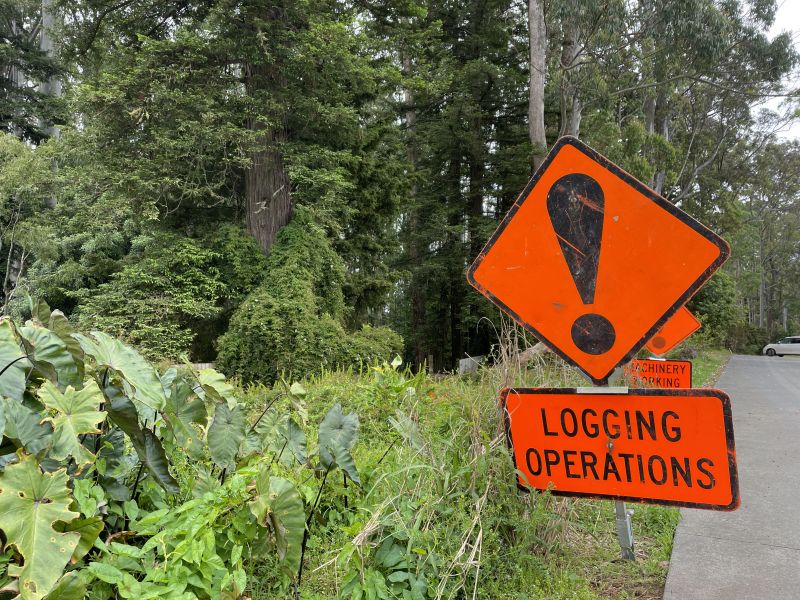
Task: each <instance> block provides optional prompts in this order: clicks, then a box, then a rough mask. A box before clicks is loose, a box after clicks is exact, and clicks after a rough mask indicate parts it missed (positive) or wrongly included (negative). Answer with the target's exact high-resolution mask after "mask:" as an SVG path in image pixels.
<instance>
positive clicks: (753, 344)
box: [725, 323, 771, 354]
mask: <svg viewBox="0 0 800 600" xmlns="http://www.w3.org/2000/svg"><path fill="white" fill-rule="evenodd" d="M770 341H771V340H770V339H769V334H768V333H767V330H766V329H764V328H763V327H758V326H757V325H750V324H749V323H738V324H736V325H734V326H733V327H731V328H730V329H728V334H727V336H726V338H725V346H726V347H727V348H729V349H730V350H731V351H732V352H736V353H739V354H760V353H761V349H762V348H763V347H764V346H766V345H767V344H768V343H769V342H770Z"/></svg>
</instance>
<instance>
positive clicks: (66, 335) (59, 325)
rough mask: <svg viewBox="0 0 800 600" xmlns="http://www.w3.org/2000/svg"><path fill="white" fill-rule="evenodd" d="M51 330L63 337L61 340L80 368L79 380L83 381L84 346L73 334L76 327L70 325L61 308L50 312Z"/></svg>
mask: <svg viewBox="0 0 800 600" xmlns="http://www.w3.org/2000/svg"><path fill="white" fill-rule="evenodd" d="M50 331H52V332H53V333H55V334H56V335H57V336H58V337H59V338H61V341H62V342H64V345H65V346H66V347H67V351H68V352H69V353H70V354H71V355H72V360H73V361H74V362H75V366H76V367H77V368H78V381H83V374H84V365H83V361H84V355H83V348H81V345H80V342H78V340H76V339H75V338H74V337H72V334H73V333H75V329H74V328H73V327H72V325H70V322H69V321H68V320H67V317H65V316H64V313H62V312H61V311H60V310H54V311H53V312H52V313H50Z"/></svg>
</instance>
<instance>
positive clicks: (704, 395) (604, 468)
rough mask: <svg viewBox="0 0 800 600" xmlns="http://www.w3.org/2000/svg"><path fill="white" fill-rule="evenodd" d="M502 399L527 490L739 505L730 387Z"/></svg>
mask: <svg viewBox="0 0 800 600" xmlns="http://www.w3.org/2000/svg"><path fill="white" fill-rule="evenodd" d="M584 390H585V391H586V392H587V393H582V392H583V391H584ZM598 391H599V390H598ZM607 391H610V390H607ZM501 401H502V406H503V409H504V413H505V419H506V433H507V436H508V443H509V446H510V447H511V449H512V451H513V457H514V465H515V466H516V469H517V477H518V484H519V485H520V487H521V488H522V489H528V488H533V489H537V490H547V489H549V490H550V491H551V492H552V493H553V494H556V495H562V496H582V497H588V498H610V499H615V500H631V501H634V502H645V503H649V504H666V505H671V506H688V507H692V508H711V509H715V510H735V509H736V508H737V507H738V506H739V479H738V474H737V471H736V449H735V447H734V442H733V418H732V416H731V403H730V398H728V396H727V395H726V394H725V393H724V392H721V391H719V390H705V389H699V390H691V389H689V390H667V389H638V390H636V389H632V390H629V391H627V392H624V393H597V392H594V391H593V389H592V388H579V389H575V388H571V389H555V388H543V389H533V388H519V389H514V388H507V389H505V390H503V392H502V394H501Z"/></svg>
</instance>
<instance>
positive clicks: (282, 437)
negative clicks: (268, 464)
mask: <svg viewBox="0 0 800 600" xmlns="http://www.w3.org/2000/svg"><path fill="white" fill-rule="evenodd" d="M306 446H307V444H306V434H305V433H304V432H303V430H302V429H300V426H299V425H298V424H297V423H295V421H294V419H292V418H291V417H288V416H287V417H286V418H285V419H284V420H283V422H282V423H281V425H280V427H278V428H277V435H275V436H274V438H273V439H272V442H271V444H270V450H272V451H273V452H275V453H277V454H279V455H280V460H281V462H282V463H284V464H291V463H292V462H293V461H294V460H297V462H299V463H300V464H304V463H305V462H306V460H307V459H308V451H307V447H306Z"/></svg>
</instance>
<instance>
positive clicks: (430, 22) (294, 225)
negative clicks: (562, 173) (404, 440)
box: [0, 0, 800, 381]
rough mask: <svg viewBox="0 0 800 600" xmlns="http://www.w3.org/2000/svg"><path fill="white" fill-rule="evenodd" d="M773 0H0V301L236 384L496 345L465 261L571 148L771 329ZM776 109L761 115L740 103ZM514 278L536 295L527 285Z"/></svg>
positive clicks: (790, 155)
mask: <svg viewBox="0 0 800 600" xmlns="http://www.w3.org/2000/svg"><path fill="white" fill-rule="evenodd" d="M775 11H776V3H775V2H774V0H753V1H751V2H746V1H742V0H663V1H653V0H639V1H637V2H629V1H624V0H602V1H600V2H596V1H594V0H592V1H588V0H551V1H549V2H543V1H542V0H528V2H527V3H526V2H522V1H520V0H464V1H462V2H451V1H447V0H392V1H374V0H344V1H343V0H316V1H314V2H311V1H308V0H274V1H272V2H262V1H260V0H222V1H220V0H174V1H173V0H163V1H155V0H142V1H137V2H132V1H131V0H42V1H41V2H38V1H33V0H0V127H2V130H3V131H4V132H5V133H4V134H3V135H2V137H1V138H0V218H1V219H2V232H1V233H0V264H2V265H3V269H0V274H1V276H2V277H3V284H2V290H0V294H1V296H2V297H1V298H0V300H2V306H3V312H4V313H5V314H12V315H14V316H17V317H27V316H28V315H29V314H30V311H31V308H30V306H31V304H30V302H29V300H28V299H29V298H35V299H42V300H45V301H46V302H47V303H48V304H49V305H50V306H51V307H53V308H58V309H60V310H61V311H63V312H64V313H65V314H66V315H67V316H69V317H70V319H71V320H72V321H74V322H76V323H77V324H78V326H79V327H80V328H82V329H84V330H89V329H99V330H103V331H107V332H109V333H111V334H113V335H117V336H120V337H122V338H123V339H125V340H126V341H128V342H129V343H132V344H134V345H135V346H136V347H138V348H139V349H140V350H141V351H142V352H143V353H144V354H145V355H146V356H148V357H149V358H151V359H155V360H160V359H169V360H171V361H174V360H176V359H179V358H180V357H184V356H186V357H188V358H190V359H191V360H193V361H216V363H217V365H218V367H219V368H220V369H221V370H223V371H224V372H226V373H227V374H229V375H236V376H239V377H241V378H242V379H243V380H244V381H250V380H259V379H260V380H265V381H270V380H274V379H275V378H276V377H278V376H279V375H280V373H294V374H296V375H305V374H307V373H311V372H314V371H317V370H319V369H320V368H321V367H330V366H334V365H348V364H354V365H357V364H359V363H363V362H369V361H371V360H373V359H374V358H377V357H382V356H388V355H390V354H394V353H398V352H400V353H402V354H403V355H404V357H405V359H406V360H407V362H410V363H411V364H413V365H416V366H420V365H422V364H424V363H428V364H430V365H431V366H432V367H433V368H434V369H436V370H450V369H453V368H455V367H456V366H457V363H458V360H459V359H460V358H463V357H465V356H467V355H471V356H474V355H482V354H486V353H487V352H489V351H490V348H491V346H492V344H494V343H496V340H497V337H496V331H497V328H498V326H499V320H500V315H499V313H498V312H496V311H494V310H493V309H492V308H491V307H490V305H489V303H488V302H486V301H484V300H483V299H482V298H480V297H479V296H478V295H477V294H476V293H475V292H474V291H472V290H471V289H470V288H469V286H468V284H467V281H466V279H465V276H464V273H465V270H466V267H467V266H468V264H469V263H470V262H471V261H472V259H473V258H474V257H475V256H476V255H477V253H478V252H479V250H480V248H481V247H482V245H483V243H484V242H485V240H486V239H487V238H488V236H489V234H490V233H491V232H492V231H493V229H494V228H495V227H496V224H497V222H498V221H499V220H500V219H501V218H502V216H503V215H504V214H505V212H506V211H507V210H508V209H509V208H510V206H511V205H512V204H513V203H514V201H515V199H516V196H517V194H519V192H520V191H521V190H522V189H523V188H524V186H525V183H526V182H527V180H528V179H529V177H530V176H531V174H532V173H533V170H534V169H535V168H536V167H537V166H538V164H539V163H540V162H541V160H542V158H543V157H544V155H545V154H546V152H547V150H548V148H549V146H551V145H552V144H553V142H554V141H555V140H556V139H557V138H558V137H560V136H562V135H574V136H579V137H580V138H581V139H582V140H583V141H585V142H586V143H588V144H589V145H591V146H593V147H594V148H596V149H597V150H598V151H600V152H601V153H603V154H605V155H607V156H608V157H609V158H610V159H612V160H613V161H615V162H617V163H618V164H620V165H621V166H622V167H623V168H625V169H626V170H628V171H629V172H630V173H632V174H633V175H635V176H636V177H637V178H639V179H640V180H641V181H643V182H645V183H647V184H648V185H650V186H651V187H653V188H654V189H655V190H657V191H658V192H660V193H661V194H663V195H664V196H665V197H666V198H668V199H669V200H670V201H671V202H674V203H675V204H676V205H678V206H680V207H681V208H683V209H684V210H686V211H688V212H689V213H690V214H692V215H693V216H695V217H696V218H698V219H700V220H701V221H702V222H704V223H705V224H707V225H708V226H709V227H711V228H713V229H714V230H716V231H717V232H718V233H720V234H721V235H722V236H723V237H725V238H727V239H728V240H729V241H730V242H731V244H732V247H733V254H732V259H731V260H730V261H729V263H728V265H727V266H726V269H725V271H724V272H722V273H720V274H719V275H717V276H715V278H714V279H713V280H712V282H711V283H710V284H709V285H708V286H706V288H705V289H704V290H703V291H702V292H701V294H699V295H698V297H696V298H695V299H694V300H693V301H692V305H691V306H692V308H693V310H694V311H695V312H696V313H697V314H698V315H699V316H700V317H701V319H702V320H703V321H704V324H705V335H706V336H709V337H711V338H713V339H714V340H715V341H716V342H719V343H722V344H726V345H728V346H729V347H732V348H734V349H737V350H752V349H754V348H755V347H756V346H757V345H758V344H760V343H761V342H763V341H764V340H765V339H766V338H767V337H771V336H775V335H778V334H780V333H781V332H783V331H785V330H790V329H792V330H793V331H792V332H793V333H797V331H796V329H797V327H798V326H800V289H798V286H797V282H798V281H800V144H798V143H797V142H792V141H786V140H784V139H782V138H780V137H779V136H777V135H776V132H777V131H779V130H780V129H781V128H782V127H784V126H785V125H786V123H787V122H788V121H790V120H791V119H793V118H796V117H797V115H796V111H797V102H796V98H797V96H798V91H797V90H796V89H792V88H791V87H788V84H787V83H786V82H787V81H791V77H792V75H793V74H794V73H795V69H796V67H797V65H798V55H797V52H796V50H795V48H794V46H793V42H792V39H791V36H790V35H789V34H788V33H783V34H780V35H774V36H770V35H767V34H766V33H765V32H766V31H768V30H769V29H770V26H771V25H772V24H773V21H774V18H775ZM781 98H785V99H786V100H785V101H784V102H783V103H782V104H780V105H779V106H780V108H779V110H777V111H768V110H764V105H765V103H766V102H768V101H772V104H770V105H771V106H777V105H778V104H776V102H775V99H781ZM542 285H547V283H546V282H542Z"/></svg>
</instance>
